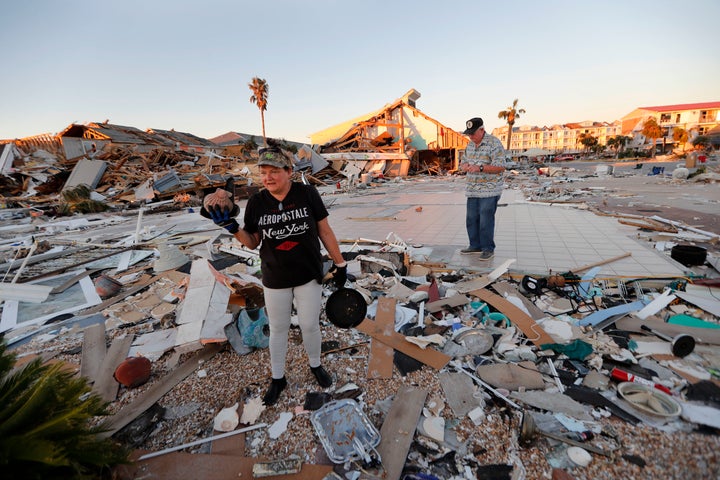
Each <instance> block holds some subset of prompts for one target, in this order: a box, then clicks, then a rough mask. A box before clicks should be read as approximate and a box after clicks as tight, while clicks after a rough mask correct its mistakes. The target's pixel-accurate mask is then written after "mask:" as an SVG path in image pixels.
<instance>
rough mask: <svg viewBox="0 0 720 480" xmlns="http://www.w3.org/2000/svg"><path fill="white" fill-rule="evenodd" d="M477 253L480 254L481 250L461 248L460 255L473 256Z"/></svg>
mask: <svg viewBox="0 0 720 480" xmlns="http://www.w3.org/2000/svg"><path fill="white" fill-rule="evenodd" d="M478 253H482V250H481V249H479V248H472V247H468V248H463V249H462V250H460V254H461V255H475V254H478Z"/></svg>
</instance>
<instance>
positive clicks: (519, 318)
mask: <svg viewBox="0 0 720 480" xmlns="http://www.w3.org/2000/svg"><path fill="white" fill-rule="evenodd" d="M470 295H472V296H475V297H478V298H479V299H480V300H482V301H483V302H485V303H488V304H490V305H492V306H493V307H495V308H497V309H498V310H499V311H500V312H502V313H504V314H505V315H507V317H508V319H509V320H510V322H512V324H513V325H516V326H517V327H518V328H519V329H520V330H521V331H522V332H523V333H524V334H525V336H526V337H527V339H528V340H530V341H531V342H532V343H534V344H535V345H537V346H538V347H540V346H542V345H545V344H547V343H555V339H553V338H552V337H551V336H550V335H549V334H548V333H547V332H546V331H545V330H543V328H542V327H541V326H540V325H538V324H537V323H535V320H533V319H532V317H531V316H530V315H528V314H527V313H525V312H523V311H522V310H520V309H519V308H518V307H516V306H515V305H513V303H512V302H510V301H508V300H506V299H505V298H503V297H501V296H500V295H497V294H495V293H493V292H491V291H490V290H488V289H486V288H481V289H478V290H473V291H472V292H470Z"/></svg>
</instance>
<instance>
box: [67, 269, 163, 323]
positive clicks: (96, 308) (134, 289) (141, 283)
mask: <svg viewBox="0 0 720 480" xmlns="http://www.w3.org/2000/svg"><path fill="white" fill-rule="evenodd" d="M161 278H163V276H162V275H155V276H154V277H149V278H146V279H145V280H139V281H138V283H137V284H135V286H133V287H132V288H131V289H129V290H126V291H124V292H120V293H118V294H117V295H115V296H114V297H110V298H108V299H107V300H105V301H104V302H102V303H101V304H100V305H95V306H94V307H91V308H88V309H87V310H83V311H82V312H81V313H82V314H83V315H93V314H95V313H99V312H102V311H103V310H105V309H106V308H107V307H109V306H111V305H115V304H116V303H117V302H120V301H122V300H125V298H127V297H129V296H130V295H134V294H136V293H137V292H139V291H140V290H142V289H143V288H145V287H147V286H148V285H150V284H151V283H155V282H157V281H158V280H160V279H161Z"/></svg>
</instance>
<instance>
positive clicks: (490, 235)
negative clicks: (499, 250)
mask: <svg viewBox="0 0 720 480" xmlns="http://www.w3.org/2000/svg"><path fill="white" fill-rule="evenodd" d="M498 200H500V196H499V195H498V196H495V197H487V198H472V197H468V199H467V210H466V212H465V227H466V228H467V233H468V239H469V240H470V248H475V249H480V250H484V251H488V252H494V251H495V211H496V210H497V204H498Z"/></svg>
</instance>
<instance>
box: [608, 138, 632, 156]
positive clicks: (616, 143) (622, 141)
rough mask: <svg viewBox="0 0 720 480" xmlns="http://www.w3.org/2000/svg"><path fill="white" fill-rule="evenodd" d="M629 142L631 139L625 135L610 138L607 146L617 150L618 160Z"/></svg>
mask: <svg viewBox="0 0 720 480" xmlns="http://www.w3.org/2000/svg"><path fill="white" fill-rule="evenodd" d="M629 141H630V137H627V136H625V135H615V136H614V137H610V138H608V141H607V146H608V147H610V148H612V149H613V150H615V158H617V157H618V156H619V155H620V152H621V151H622V149H623V148H625V145H627V143H628V142H629Z"/></svg>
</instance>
